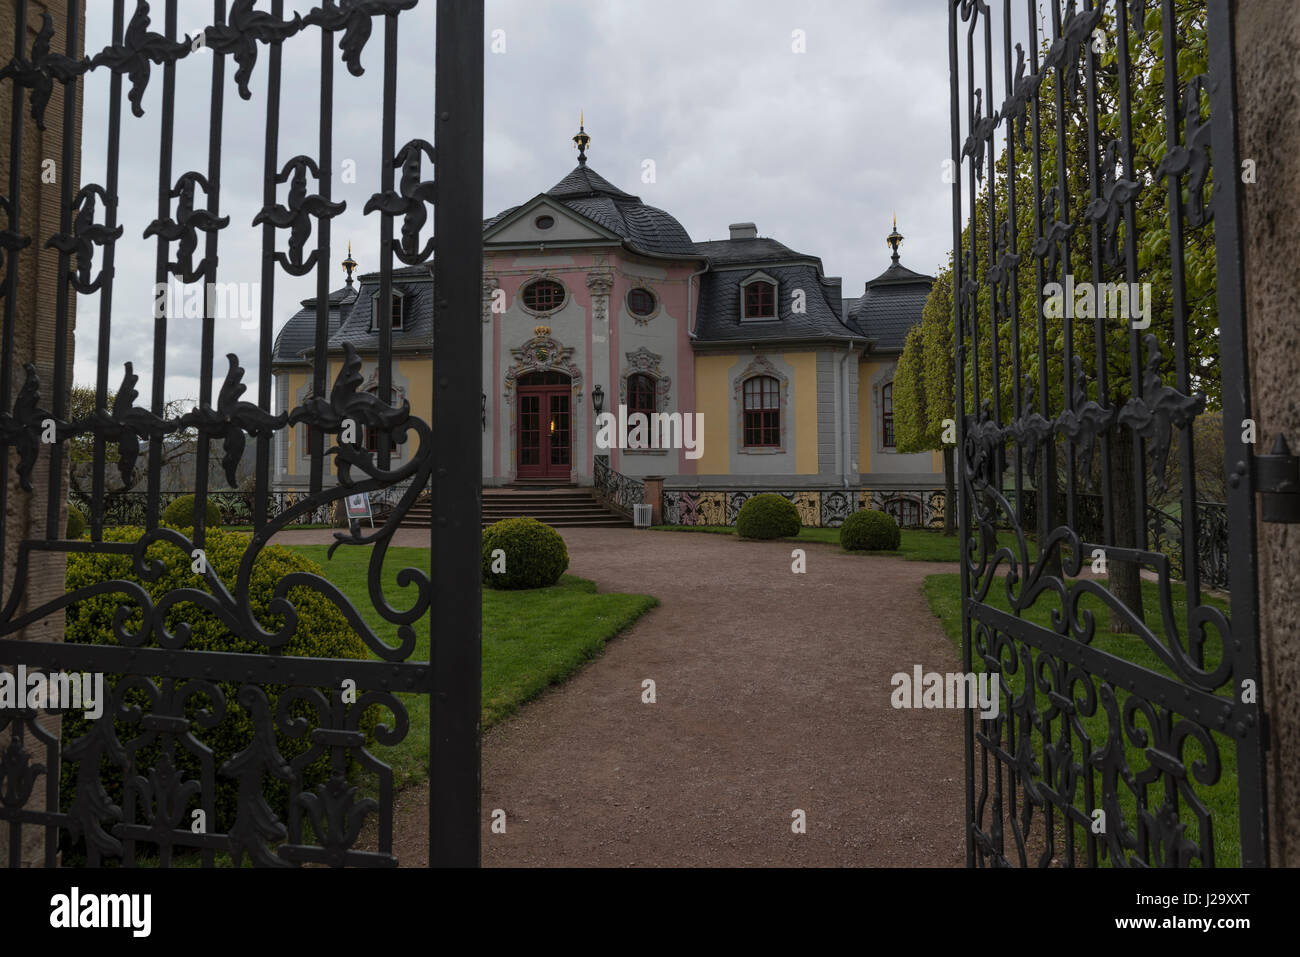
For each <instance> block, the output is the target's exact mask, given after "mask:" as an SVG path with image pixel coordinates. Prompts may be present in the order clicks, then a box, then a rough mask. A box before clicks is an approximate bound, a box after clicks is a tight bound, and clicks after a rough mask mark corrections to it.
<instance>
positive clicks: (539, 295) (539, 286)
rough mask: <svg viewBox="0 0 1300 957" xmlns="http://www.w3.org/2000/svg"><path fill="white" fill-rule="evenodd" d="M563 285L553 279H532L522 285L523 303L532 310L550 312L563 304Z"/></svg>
mask: <svg viewBox="0 0 1300 957" xmlns="http://www.w3.org/2000/svg"><path fill="white" fill-rule="evenodd" d="M564 299H565V293H564V287H563V286H561V285H560V284H559V283H558V282H556V281H555V280H554V279H534V280H533V281H532V282H530V283H529V284H528V285H526V286H524V305H525V306H527V307H528V308H529V309H531V310H533V312H550V311H552V310H554V309H559V308H560V307H561V306H562V305H564Z"/></svg>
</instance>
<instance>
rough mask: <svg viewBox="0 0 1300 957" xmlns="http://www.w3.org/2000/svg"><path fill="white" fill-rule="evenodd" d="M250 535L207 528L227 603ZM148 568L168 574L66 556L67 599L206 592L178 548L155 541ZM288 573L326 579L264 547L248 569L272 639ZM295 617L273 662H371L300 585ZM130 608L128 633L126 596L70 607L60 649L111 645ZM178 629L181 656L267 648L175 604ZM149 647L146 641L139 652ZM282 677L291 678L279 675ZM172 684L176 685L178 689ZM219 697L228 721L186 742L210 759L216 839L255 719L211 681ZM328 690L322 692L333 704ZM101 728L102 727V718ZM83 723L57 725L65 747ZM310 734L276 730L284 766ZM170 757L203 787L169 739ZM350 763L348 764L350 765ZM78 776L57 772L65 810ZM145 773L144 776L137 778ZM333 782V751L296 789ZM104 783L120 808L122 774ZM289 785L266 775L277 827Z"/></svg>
mask: <svg viewBox="0 0 1300 957" xmlns="http://www.w3.org/2000/svg"><path fill="white" fill-rule="evenodd" d="M141 534H142V530H141V529H139V528H114V529H105V530H104V539H105V541H118V542H131V541H135V540H136V539H138V538H139V537H140V535H141ZM248 544H249V536H247V535H244V534H240V533H238V532H225V531H222V530H221V529H215V528H214V529H209V530H208V532H207V538H206V540H205V542H204V552H205V558H206V561H207V563H208V565H209V566H210V567H211V568H212V569H213V570H214V571H215V572H216V574H217V575H218V576H219V577H220V579H221V581H222V582H223V583H224V584H225V586H226V588H227V589H228V590H229V591H230V592H231V594H232V595H233V594H234V592H235V581H236V576H237V573H238V569H239V563H240V560H241V559H242V558H243V556H244V552H245V550H246V549H247V548H248ZM146 556H147V558H148V559H149V560H150V561H151V562H158V561H161V562H164V563H165V570H164V571H163V573H162V574H161V575H159V577H158V578H157V579H156V580H155V581H146V580H145V579H143V578H142V577H141V576H139V575H137V574H136V572H135V569H134V568H133V567H132V561H131V557H130V556H129V555H116V554H89V553H85V552H73V553H70V554H69V555H68V571H67V590H68V591H69V592H71V591H75V590H77V589H79V588H83V587H85V586H87V585H91V584H94V583H96V582H102V581H105V580H110V579H120V580H125V581H132V582H135V583H137V584H139V585H141V586H143V587H144V588H145V589H146V591H148V592H149V594H150V596H151V598H152V599H153V600H154V601H155V602H157V601H158V599H160V598H161V597H162V596H163V595H165V594H167V593H168V592H171V591H175V590H176V589H179V588H200V589H202V590H203V591H210V587H209V586H208V584H207V582H206V581H205V580H204V579H202V578H201V577H200V576H198V575H197V574H195V573H194V571H193V570H192V568H191V562H192V560H193V559H192V558H191V556H190V555H187V554H184V553H183V552H182V551H181V550H180V549H179V548H177V547H176V546H175V545H172V544H170V543H167V542H156V543H154V544H152V545H150V546H149V548H148V550H147V552H146ZM293 572H313V573H315V574H323V573H322V571H321V568H320V566H318V565H317V564H316V563H315V562H312V561H310V560H308V559H306V558H304V557H303V556H301V555H299V554H297V553H295V552H292V551H290V550H289V549H287V548H284V547H281V546H278V545H271V546H268V547H266V548H263V549H262V551H261V553H260V554H259V555H258V558H257V561H256V563H255V564H254V566H253V572H252V575H251V577H250V581H249V602H250V605H251V608H252V612H253V616H254V618H256V620H257V621H259V622H260V623H261V625H262V627H263V628H264V629H265V630H267V631H274V630H275V629H276V628H277V627H278V626H280V625H281V624H282V619H281V618H280V617H279V616H278V615H274V614H271V613H270V612H269V611H268V606H269V604H270V603H271V600H272V598H273V595H274V591H275V586H276V584H277V583H278V582H279V581H280V579H281V578H283V577H284V576H286V575H288V574H290V573H293ZM286 597H287V598H288V600H289V601H290V602H291V603H292V604H293V605H294V606H295V607H296V608H297V610H298V625H297V630H296V631H295V633H294V635H293V637H292V638H290V639H289V641H288V642H286V643H285V644H284V645H283V646H282V647H281V649H280V654H282V655H287V656H291V657H311V658H347V659H357V660H362V659H366V658H369V657H370V656H369V653H368V650H367V649H366V647H365V644H364V643H363V642H362V640H361V638H360V637H359V636H358V635H357V634H356V633H355V632H354V631H353V630H352V626H351V625H349V624H348V622H347V619H346V618H344V616H343V613H342V612H341V611H339V609H338V606H336V605H335V604H334V602H333V601H331V600H330V599H329V598H327V597H326V596H325V595H323V594H321V593H320V592H318V591H316V590H315V589H312V588H308V587H305V586H300V587H295V588H291V589H290V590H289V592H288V594H287V596H286ZM124 603H125V604H127V605H128V606H129V607H135V608H136V610H135V611H134V613H133V614H132V615H131V616H130V617H128V619H127V622H126V627H127V629H128V630H130V631H134V630H136V629H138V628H139V627H140V623H141V620H142V615H141V612H140V610H139V609H138V607H136V606H135V603H134V602H132V601H130V600H129V599H128V598H127V597H126V596H125V595H123V594H121V593H117V594H101V595H93V596H91V597H89V598H86V599H83V600H82V601H79V602H76V603H75V604H73V605H71V606H70V607H69V608H68V611H67V625H66V636H65V639H64V640H65V641H67V642H71V643H79V644H92V645H113V644H117V643H118V642H117V638H116V636H115V635H114V633H113V625H112V622H113V616H114V614H115V613H116V611H117V609H118V606H119V605H120V604H124ZM182 622H184V623H187V624H188V625H189V628H190V638H189V641H188V642H187V643H186V645H185V647H186V648H187V649H192V650H202V651H228V652H242V653H252V654H266V653H267V649H266V646H265V645H263V644H261V643H260V642H256V641H251V640H248V639H245V638H242V637H239V636H237V635H235V634H233V633H232V632H231V631H229V629H227V628H226V626H225V624H224V623H223V622H222V621H221V620H220V619H219V618H218V617H217V616H216V615H214V614H213V613H211V612H210V611H207V610H206V609H204V608H201V607H200V606H198V605H196V604H194V603H192V602H182V603H178V604H176V605H174V606H172V607H171V608H170V609H169V610H168V612H167V615H166V625H167V630H168V631H169V632H170V633H172V634H175V631H176V628H177V626H178V625H180V624H181V623H182ZM154 645H155V641H154V640H153V639H152V636H151V638H150V640H149V641H148V642H147V644H146V647H151V646H154ZM284 670H286V671H287V670H288V669H287V668H285V669H284ZM118 677H119V676H115V675H114V676H105V691H106V692H107V691H108V688H109V686H111V685H115V684H116V682H117V680H118ZM153 680H154V683H155V684H157V685H158V686H159V687H160V688H162V687H164V682H163V679H161V678H158V677H154V679H153ZM183 683H184V682H183V680H180V681H178V682H177V686H178V689H179V686H180V685H181V684H183ZM217 684H218V685H219V686H220V688H221V690H222V692H223V693H224V695H225V704H226V714H225V717H224V719H223V720H222V721H221V722H220V723H219V724H218V725H217V726H216V727H214V728H211V729H205V728H202V727H200V726H199V725H198V724H197V723H191V725H190V729H189V730H190V733H191V734H193V736H194V737H195V738H196V739H197V740H198V741H200V742H202V743H203V744H205V745H207V746H208V747H210V748H211V749H212V750H213V752H214V756H215V762H214V771H215V772H216V776H215V780H216V803H215V810H216V815H217V821H216V822H215V823H214V822H212V821H209V822H208V831H209V832H214V831H222V830H225V829H226V828H228V827H229V826H230V825H231V823H232V822H233V821H234V819H235V811H236V798H237V794H238V784H237V782H236V781H235V780H234V779H232V778H228V777H224V776H223V775H222V774H221V773H220V772H221V766H222V765H223V764H224V763H225V762H226V761H228V760H229V759H230V758H232V757H234V756H235V755H236V754H238V753H239V752H240V751H242V750H243V749H244V748H245V747H247V746H248V744H249V743H250V742H251V741H252V738H253V719H252V715H251V714H249V713H248V712H246V711H245V710H244V709H243V708H242V707H241V706H240V705H239V703H238V701H237V694H238V691H239V685H238V683H236V682H229V681H220V682H217ZM261 687H262V688H263V690H264V691H265V692H266V695H267V699H268V701H269V702H270V708H271V714H272V715H274V714H275V708H276V702H277V700H278V698H279V696H280V694H281V693H282V692H283V691H284V690H285V686H284V685H262V686H261ZM332 690H333V689H325V692H326V697H327V698H329V697H330V692H331V691H332ZM127 700H128V702H129V703H133V704H136V705H138V706H140V708H141V709H142V711H143V712H144V713H145V714H149V713H150V712H152V711H153V710H154V706H153V705H152V704H151V703H150V702H149V700H148V698H147V697H146V696H145V694H144V692H143V691H141V690H139V689H132V690H131V691H130V692H128V699H127ZM211 707H212V702H211V701H209V700H208V696H207V695H206V694H197V695H195V696H193V697H192V698H191V699H190V700H189V701H188V702H187V703H186V705H185V715H186V716H187V717H189V718H190V719H191V720H193V719H194V718H195V716H196V715H197V714H198V712H199V711H200V710H201V709H204V708H211ZM291 713H292V714H293V715H295V716H302V717H305V718H307V720H308V722H309V726H310V727H316V726H318V723H319V719H318V718H317V717H316V716H315V711H314V709H312V708H309V707H308V705H307V704H306V702H303V701H297V702H295V703H294V705H293V707H292V709H291ZM382 714H383V712H382V709H379V708H370V709H369V711H368V713H367V715H365V716H364V718H363V720H362V722H361V728H362V730H363V731H365V732H366V737H367V741H370V740H372V738H373V730H374V726H375V724H376V723H377V722H378V720H379V719H380V717H381V715H382ZM98 720H109V717H108V715H107V714H105V715H104V716H103V717H101V718H100V719H98ZM89 729H90V725H89V722H88V721H87V719H86V718H85V716H84V714H83V713H82V712H80V711H71V712H69V713H68V714H67V715H65V716H64V719H63V740H64V742H65V744H66V743H67V742H70V741H74V740H76V739H77V738H79V737H81V736H82V735H84V734H86V733H87V732H88V731H89ZM117 734H118V739H119V740H120V741H123V742H127V741H129V740H131V739H132V738H136V737H138V736H139V735H140V734H141V728H140V725H139V724H138V723H137V724H131V723H128V722H126V721H123V720H120V719H119V720H117ZM309 738H310V735H304V736H302V737H290V736H288V735H286V734H283V733H282V732H280V731H279V729H278V728H277V730H276V744H277V747H278V748H279V750H280V753H281V754H282V755H283V756H284V758H285V760H287V761H291V760H293V758H295V757H296V756H298V755H299V754H302V753H303V752H304V751H306V750H307V749H308V748H310V747H311V742H310V740H309ZM160 753H161V751H160V747H159V745H158V744H157V743H153V744H150V745H147V746H145V747H143V748H141V749H140V750H139V751H137V752H136V757H135V762H136V767H137V768H138V769H147V768H149V767H152V766H153V764H154V763H155V762H156V761H157V759H158V757H159V755H160ZM173 753H174V757H175V760H176V764H177V766H178V768H179V769H180V771H181V774H182V776H183V777H184V778H186V779H193V780H201V776H200V768H201V766H200V764H199V761H198V759H197V758H196V757H195V756H194V755H193V754H191V752H190V751H189V750H188V749H186V748H185V746H184V744H183V743H182V740H181V738H179V737H178V738H177V739H176V744H175V748H174V752H173ZM350 757H351V756H349V758H350ZM76 770H77V769H76V767H75V765H72V766H69V767H67V768H65V769H64V773H63V775H62V780H61V782H60V784H61V801H62V806H63V807H64V808H65V809H66V808H67V807H68V806H69V805H70V803H71V801H72V798H73V796H74V794H75V790H76V777H77V775H76ZM141 773H143V772H141ZM330 773H331V765H330V751H329V749H326V751H325V753H324V754H323V755H321V756H320V757H319V758H317V759H316V760H315V761H313V762H312V763H311V764H309V765H308V766H307V767H306V768H305V769H304V775H303V789H304V790H306V789H311V788H315V787H316V786H317V785H318V784H320V783H321V782H322V781H324V780H326V779H327V778H328V777H329V776H330ZM101 782H102V783H103V785H104V787H105V788H106V790H107V791H108V796H109V799H110V800H111V801H112V802H113V803H114V804H117V805H118V806H122V772H121V769H120V768H118V767H117V766H111V767H110V765H109V764H108V763H107V762H105V764H104V769H103V773H102V775H101ZM288 793H289V791H288V784H287V783H286V782H283V781H280V780H279V779H277V778H274V777H271V776H269V775H268V776H267V778H266V780H265V782H264V785H263V794H264V795H265V797H266V800H267V802H268V803H269V804H270V805H271V807H272V809H273V810H274V811H275V813H276V814H277V815H278V816H279V817H280V819H281V820H282V821H283V820H285V817H286V814H287V811H288ZM197 807H199V803H198V800H197V799H195V800H192V801H191V803H190V808H188V809H187V810H186V813H185V818H184V822H183V825H182V826H188V825H189V810H190V809H193V808H197Z"/></svg>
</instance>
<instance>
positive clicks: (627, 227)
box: [546, 162, 698, 258]
mask: <svg viewBox="0 0 1300 957" xmlns="http://www.w3.org/2000/svg"><path fill="white" fill-rule="evenodd" d="M546 195H547V196H549V197H550V198H551V199H554V200H556V201H558V202H559V203H560V204H561V205H563V206H567V207H568V208H569V209H571V210H573V211H574V212H575V213H578V214H579V215H581V216H585V217H586V218H587V219H590V220H591V221H592V222H594V223H597V224H598V225H600V226H603V227H604V228H605V229H608V230H609V231H610V232H612V233H615V234H616V235H618V236H621V237H622V238H623V239H625V240H627V242H628V245H630V246H632V247H633V248H634V249H638V250H640V251H642V252H648V253H656V254H658V255H661V256H689V257H691V258H696V257H697V255H698V254H697V252H696V249H695V244H694V243H693V242H691V237H690V236H689V235H688V234H687V232H686V230H685V229H684V228H683V227H682V224H681V223H679V222H678V221H677V220H676V219H674V218H673V217H672V216H670V215H669V214H668V213H666V212H664V211H663V210H662V209H656V208H655V207H654V206H648V205H646V204H645V203H643V202H641V197H639V196H633V195H632V194H631V193H625V192H624V191H623V190H621V189H619V188H618V187H617V186H615V185H614V184H613V183H611V182H610V181H609V180H607V179H605V177H603V176H601V175H600V174H599V173H597V172H596V171H595V170H594V169H591V168H590V167H589V166H587V164H586V163H585V162H580V163H579V164H578V165H577V166H576V167H575V168H574V170H573V172H571V173H570V174H569V175H568V176H566V177H564V179H562V180H560V181H559V182H558V183H556V184H555V185H554V186H552V187H551V188H550V189H548V190H547V191H546Z"/></svg>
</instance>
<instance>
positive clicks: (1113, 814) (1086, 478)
mask: <svg viewBox="0 0 1300 957" xmlns="http://www.w3.org/2000/svg"><path fill="white" fill-rule="evenodd" d="M1231 15H1232V0H1202V2H1201V3H1199V4H1198V3H1185V2H1176V0H950V4H949V54H950V56H949V59H950V70H951V76H950V86H951V94H952V97H951V110H952V115H951V123H952V157H951V161H952V163H951V165H952V169H951V170H950V172H951V174H952V175H951V183H952V190H953V244H954V255H953V276H954V282H953V317H954V361H955V371H956V376H957V382H956V389H955V395H956V413H957V421H958V442H959V451H960V459H959V461H960V469H959V487H958V508H959V515H960V518H961V534H962V537H963V543H964V545H965V548H964V549H963V556H962V570H961V589H962V617H963V620H962V657H963V663H964V666H965V667H967V668H971V667H977V668H982V669H983V670H984V671H986V672H988V673H990V674H991V675H993V676H996V677H997V678H998V679H999V683H1000V686H1001V699H1000V710H999V713H998V714H997V715H996V716H993V717H989V718H983V717H981V718H979V719H978V720H977V719H976V718H975V717H974V716H973V715H971V714H970V713H969V712H968V714H967V719H966V722H965V726H964V727H965V755H966V836H967V862H968V864H969V865H971V866H993V867H1005V866H1015V865H1019V866H1025V865H1029V864H1036V865H1039V866H1050V865H1057V864H1063V865H1065V866H1075V865H1079V864H1083V865H1087V866H1103V865H1104V866H1162V867H1184V866H1191V865H1193V864H1195V865H1199V866H1205V867H1212V866H1216V865H1220V864H1225V863H1226V864H1232V863H1235V862H1236V861H1237V860H1239V861H1240V863H1241V864H1242V865H1245V866H1263V865H1266V864H1267V863H1268V859H1267V821H1266V814H1265V811H1266V802H1265V790H1264V788H1265V782H1264V774H1263V753H1264V747H1265V741H1266V736H1265V728H1264V727H1263V719H1262V715H1263V704H1262V702H1261V699H1260V695H1261V682H1260V675H1259V635H1258V624H1257V622H1258V608H1257V600H1258V599H1257V585H1256V555H1255V532H1254V529H1255V507H1254V502H1253V494H1254V490H1255V486H1256V481H1257V476H1256V472H1257V468H1258V466H1257V465H1255V464H1254V463H1253V455H1254V452H1253V449H1252V448H1251V447H1250V445H1249V440H1248V439H1247V438H1246V437H1245V434H1244V433H1245V430H1246V429H1247V422H1248V419H1249V416H1250V405H1249V386H1248V383H1249V375H1248V374H1249V369H1248V363H1247V351H1246V338H1245V315H1244V295H1243V288H1242V256H1241V236H1240V228H1241V220H1240V216H1239V197H1238V188H1239V183H1238V170H1239V165H1238V157H1237V147H1236V114H1235V104H1234V99H1233V98H1234V77H1233V50H1232V42H1233V40H1232V23H1231ZM1040 30H1041V35H1040ZM995 37H998V38H1000V41H999V42H997V43H995V41H994V38H995ZM1196 43H1202V44H1204V48H1203V49H1191V45H1192V44H1196ZM1188 52H1190V54H1191V55H1189V56H1183V55H1182V54H1184V53H1188ZM1013 63H1014V70H1013ZM995 64H998V65H999V67H1000V69H999V70H997V71H995V69H994V65H995ZM1198 69H1201V70H1204V71H1205V72H1196V70H1198ZM995 72H1001V73H1002V74H1003V76H1004V78H1005V79H1004V81H1003V83H1002V84H1001V86H1000V88H995V86H994V81H993V77H994V75H995ZM999 102H1000V104H1001V105H1000V106H998V105H997V104H998V103H999ZM1139 263H1140V264H1141V269H1139ZM1031 273H1032V278H1031V276H1030V274H1031ZM1207 274H1208V279H1207ZM1211 282H1212V283H1213V294H1212V295H1211V294H1210V292H1209V291H1208V283H1211ZM1076 290H1078V291H1079V294H1080V297H1076V292H1075V291H1076ZM1089 297H1090V298H1089ZM1143 297H1145V300H1144V299H1143ZM1143 301H1145V303H1146V305H1145V307H1143V306H1142V305H1141V303H1142V302H1143ZM1022 353H1024V356H1023V358H1024V359H1025V360H1026V361H1024V362H1023V364H1022V361H1021V360H1022ZM1030 360H1033V361H1030ZM1035 367H1036V368H1035ZM1030 369H1034V370H1035V371H1032V372H1031V371H1028V370H1030ZM1022 383H1023V384H1022ZM1216 403H1218V406H1219V411H1220V412H1221V414H1222V416H1223V421H1222V432H1223V437H1224V445H1225V455H1224V458H1225V459H1226V461H1225V463H1224V466H1225V468H1226V473H1225V474H1224V475H1223V478H1224V479H1225V481H1226V486H1227V490H1228V491H1227V499H1228V503H1227V513H1228V516H1229V519H1228V520H1229V523H1230V524H1229V528H1228V531H1227V533H1226V539H1227V548H1228V551H1229V553H1230V554H1229V556H1228V557H1229V559H1230V560H1229V561H1228V566H1229V578H1228V584H1229V587H1230V593H1229V595H1228V596H1227V598H1228V599H1229V600H1228V601H1227V602H1224V601H1222V600H1221V599H1219V598H1216V597H1214V596H1212V595H1210V594H1207V586H1211V585H1220V584H1221V583H1222V582H1223V580H1224V578H1223V575H1222V574H1221V573H1220V569H1221V565H1222V562H1221V559H1218V558H1216V556H1217V555H1218V553H1219V546H1218V544H1217V540H1216V541H1215V542H1210V541H1209V537H1210V536H1217V535H1219V534H1220V533H1221V523H1220V522H1216V521H1213V520H1203V518H1202V509H1201V508H1200V506H1199V505H1198V498H1197V485H1198V481H1203V480H1204V479H1205V477H1206V471H1205V467H1206V463H1205V462H1201V463H1200V464H1199V465H1198V457H1201V458H1203V457H1204V452H1202V451H1198V450H1197V448H1196V446H1197V444H1199V442H1198V440H1196V439H1195V436H1196V434H1197V430H1196V428H1195V426H1196V423H1197V421H1198V418H1199V417H1200V416H1202V415H1205V414H1206V412H1207V409H1209V410H1214V408H1215V404H1216ZM1202 431H1204V430H1202ZM1008 447H1010V449H1008ZM1130 448H1131V449H1132V455H1131V456H1130V455H1129V453H1128V450H1129V449H1130ZM1009 450H1010V452H1011V453H1012V454H1011V455H1010V456H1008V454H1007V453H1008V451H1009ZM1098 453H1100V454H1099V455H1098ZM1130 459H1131V460H1132V464H1131V465H1128V464H1126V463H1128V462H1129V460H1130ZM1004 461H1012V462H1014V463H1015V466H1016V475H1015V493H1014V494H1011V492H1010V490H1009V489H1008V488H1007V487H1006V484H1005V482H1004V480H1003V474H1002V473H1003V468H1002V464H1001V463H1002V462H1004ZM1022 462H1026V463H1033V462H1039V463H1041V465H1040V472H1039V477H1038V478H1036V479H1034V483H1033V484H1034V489H1033V491H1032V495H1033V498H1032V499H1030V498H1028V494H1029V493H1028V492H1027V490H1026V489H1024V487H1023V483H1024V478H1025V477H1024V476H1023V475H1022V474H1021V471H1020V468H1021V466H1020V463H1022ZM1054 462H1055V463H1059V465H1054V464H1052V463H1054ZM1213 464H1217V461H1216V462H1214V463H1213ZM1213 464H1212V465H1211V468H1213ZM1097 465H1099V466H1100V467H1099V468H1097V467H1096V466H1097ZM1126 486H1127V488H1126ZM1090 490H1091V491H1090ZM1148 495H1156V496H1161V497H1163V498H1164V499H1165V500H1167V501H1169V502H1171V503H1172V504H1171V505H1170V507H1171V508H1175V509H1177V510H1178V512H1177V518H1178V520H1177V522H1176V525H1175V527H1176V528H1177V536H1176V540H1172V539H1171V538H1170V537H1169V536H1168V535H1166V534H1165V526H1166V523H1165V522H1164V519H1163V518H1162V519H1160V520H1159V522H1158V523H1153V522H1152V518H1151V516H1152V509H1153V506H1152V505H1150V503H1149V502H1148ZM1057 496H1059V497H1060V500H1061V502H1062V505H1063V508H1062V509H1061V511H1060V512H1059V513H1058V511H1057V510H1056V509H1055V508H1054V507H1053V506H1052V505H1051V502H1052V499H1053V498H1055V497H1057ZM1029 503H1032V507H1031V505H1030V504H1029ZM1220 508H1222V506H1220ZM1062 515H1063V516H1064V519H1065V521H1064V523H1062V522H1061V517H1062ZM1211 526H1213V527H1211ZM999 530H1003V534H1009V535H1010V536H1011V538H1013V539H1014V541H1013V542H1012V544H1009V545H1002V544H1000V543H999V541H998V539H997V535H998V532H999ZM1035 538H1036V540H1035ZM1212 566H1213V567H1212ZM1138 572H1140V575H1139V574H1138ZM1207 572H1209V573H1208V574H1207ZM1112 628H1114V633H1111V629H1112ZM1230 759H1235V760H1230ZM1234 771H1235V773H1231V772H1234Z"/></svg>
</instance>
